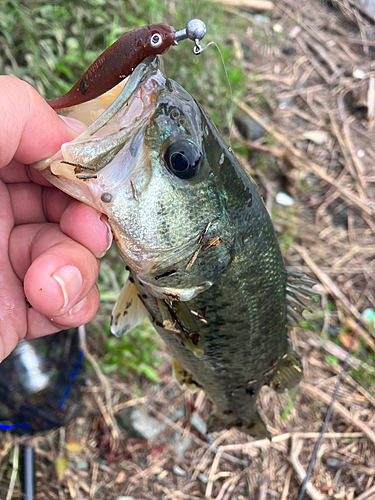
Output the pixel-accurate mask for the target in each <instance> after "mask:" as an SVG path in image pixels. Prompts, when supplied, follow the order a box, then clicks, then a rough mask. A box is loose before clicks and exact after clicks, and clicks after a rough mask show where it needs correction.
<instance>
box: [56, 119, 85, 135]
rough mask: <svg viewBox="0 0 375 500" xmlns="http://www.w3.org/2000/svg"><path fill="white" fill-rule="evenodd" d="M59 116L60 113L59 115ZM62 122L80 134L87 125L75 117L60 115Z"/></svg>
mask: <svg viewBox="0 0 375 500" xmlns="http://www.w3.org/2000/svg"><path fill="white" fill-rule="evenodd" d="M59 116H60V115H59ZM60 118H61V119H62V121H63V122H65V123H66V125H68V127H70V128H72V129H73V130H74V131H75V132H78V133H79V134H82V132H84V131H85V130H86V129H87V125H85V124H84V123H83V122H80V121H79V120H76V119H75V118H70V117H69V116H60Z"/></svg>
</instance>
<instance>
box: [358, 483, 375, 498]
mask: <svg viewBox="0 0 375 500" xmlns="http://www.w3.org/2000/svg"><path fill="white" fill-rule="evenodd" d="M373 494H374V495H375V486H373V487H372V488H369V489H368V490H367V491H364V492H363V493H361V494H360V495H359V496H357V497H356V498H355V499H354V500H373V498H374V497H373V496H372V495H373Z"/></svg>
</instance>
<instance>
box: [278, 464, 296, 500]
mask: <svg viewBox="0 0 375 500" xmlns="http://www.w3.org/2000/svg"><path fill="white" fill-rule="evenodd" d="M292 474H293V469H289V470H288V472H287V473H286V476H285V483H284V487H283V492H282V493H281V497H280V500H287V498H288V493H289V486H290V480H291V478H292Z"/></svg>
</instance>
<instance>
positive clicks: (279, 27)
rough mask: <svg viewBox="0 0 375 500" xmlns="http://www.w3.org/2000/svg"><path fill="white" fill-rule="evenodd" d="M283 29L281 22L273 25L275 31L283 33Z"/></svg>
mask: <svg viewBox="0 0 375 500" xmlns="http://www.w3.org/2000/svg"><path fill="white" fill-rule="evenodd" d="M283 30H284V28H283V27H282V26H281V24H279V23H276V24H274V25H273V31H274V32H275V33H282V32H283Z"/></svg>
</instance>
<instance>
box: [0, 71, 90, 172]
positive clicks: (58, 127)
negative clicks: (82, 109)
mask: <svg viewBox="0 0 375 500" xmlns="http://www.w3.org/2000/svg"><path fill="white" fill-rule="evenodd" d="M0 116H1V117H2V119H1V125H0V168H1V167H3V166H5V165H7V164H8V163H9V162H10V161H11V160H12V159H13V158H14V159H15V160H17V161H19V162H21V163H34V162H36V161H38V160H42V159H43V158H47V157H49V156H52V155H53V154H55V153H56V152H57V151H58V150H59V149H60V146H61V144H62V143H64V142H68V141H71V140H72V139H74V137H76V136H77V132H76V131H74V130H73V129H72V128H70V127H69V126H68V125H67V124H66V123H65V122H64V121H63V120H62V119H61V118H60V117H59V116H58V115H57V113H55V111H54V110H53V109H52V108H51V107H50V106H49V105H48V104H47V103H46V101H45V100H44V99H43V98H42V97H41V96H40V95H39V94H38V92H36V90H34V89H33V88H32V87H31V86H30V85H29V84H28V83H26V82H24V81H22V80H19V79H18V78H14V77H12V76H0ZM77 123H78V122H77ZM83 129H84V127H83V128H82V130H83Z"/></svg>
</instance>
